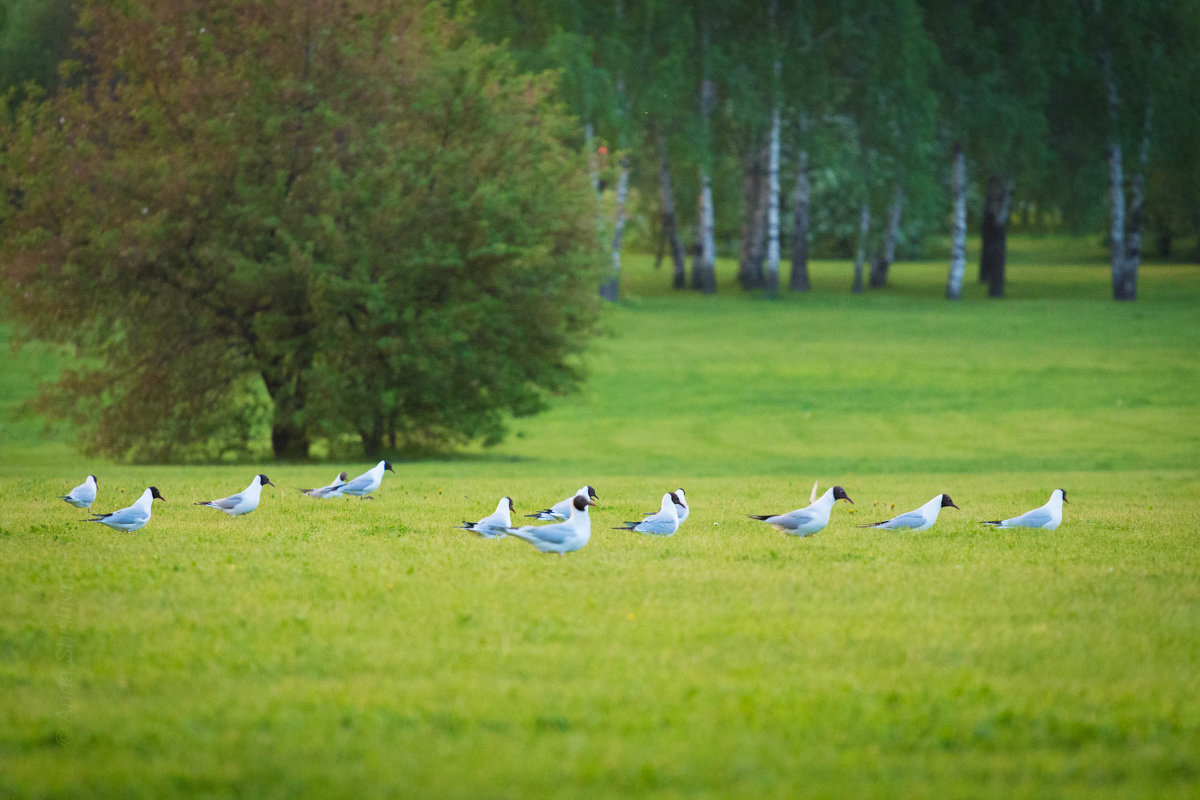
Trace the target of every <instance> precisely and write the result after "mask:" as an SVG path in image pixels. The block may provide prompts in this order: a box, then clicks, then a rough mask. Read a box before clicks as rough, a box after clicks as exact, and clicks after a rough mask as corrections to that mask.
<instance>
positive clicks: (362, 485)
mask: <svg viewBox="0 0 1200 800" xmlns="http://www.w3.org/2000/svg"><path fill="white" fill-rule="evenodd" d="M384 470H389V471H391V472H395V471H396V470H394V469H392V465H391V464H390V463H389V462H387V461H380V462H379V463H378V464H376V465H375V466H373V467H371V468H370V469H369V470H367V471H366V472H364V473H363V474H362V475H359V476H358V477H357V478H355V479H354V480H352V481H347V482H346V483H343V484H342V485H341V486H338V487H337V488H335V489H331V490H330V491H329V494H328V495H327V496H328V497H341V496H342V495H344V494H352V495H354V496H355V497H361V498H363V499H368V498H369V499H374V498H371V497H370V494H371V492H373V491H375V490H376V489H378V488H379V484H381V483H383V471H384Z"/></svg>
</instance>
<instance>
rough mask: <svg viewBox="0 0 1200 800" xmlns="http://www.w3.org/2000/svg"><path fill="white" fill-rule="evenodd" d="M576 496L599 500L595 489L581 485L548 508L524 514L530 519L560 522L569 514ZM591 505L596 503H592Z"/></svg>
mask: <svg viewBox="0 0 1200 800" xmlns="http://www.w3.org/2000/svg"><path fill="white" fill-rule="evenodd" d="M576 497H582V498H584V499H586V500H599V499H600V498H598V497H597V496H596V490H595V489H593V488H592V487H591V486H581V487H579V491H578V492H576V493H575V494H573V495H571V496H570V497H568V498H567V499H565V500H559V501H558V502H557V503H555V504H554V505H553V506H551V507H550V508H543V509H542V510H541V511H539V512H537V513H536V514H526V515H525V516H527V517H529V518H531V519H540V520H542V521H543V522H555V521H558V522H561V521H563V520H565V519H567V518H569V517H570V516H571V507H572V504H573V503H574V502H575V498H576ZM592 505H596V504H595V503H592Z"/></svg>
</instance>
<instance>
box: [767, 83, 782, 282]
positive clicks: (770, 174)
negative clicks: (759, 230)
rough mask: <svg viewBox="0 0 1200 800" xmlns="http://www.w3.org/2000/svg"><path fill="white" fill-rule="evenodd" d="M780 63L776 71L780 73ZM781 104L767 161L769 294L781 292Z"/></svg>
mask: <svg viewBox="0 0 1200 800" xmlns="http://www.w3.org/2000/svg"><path fill="white" fill-rule="evenodd" d="M779 66H780V65H779V62H778V61H776V62H775V71H776V73H777V74H778V72H779ZM781 127H782V126H781V124H780V119H779V103H778V101H776V103H775V110H774V112H773V113H772V115H771V143H770V156H769V158H768V161H767V287H766V288H767V294H768V295H774V294H775V293H776V292H778V291H779V137H780V134H781V131H780V128H781Z"/></svg>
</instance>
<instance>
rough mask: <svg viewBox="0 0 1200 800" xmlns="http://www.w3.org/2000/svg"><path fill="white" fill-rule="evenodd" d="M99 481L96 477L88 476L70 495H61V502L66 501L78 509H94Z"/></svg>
mask: <svg viewBox="0 0 1200 800" xmlns="http://www.w3.org/2000/svg"><path fill="white" fill-rule="evenodd" d="M97 483H98V481H97V480H96V476H95V475H88V476H87V480H86V481H84V482H83V483H81V484H79V485H78V486H76V487H75V488H74V489H72V490H71V491H70V493H69V494H64V495H59V498H58V499H59V500H65V501H66V502H68V503H70V504H71V505H73V506H75V507H76V508H88V509H90V508H91V507H92V503H94V502H96V485H97Z"/></svg>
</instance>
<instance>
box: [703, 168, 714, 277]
mask: <svg viewBox="0 0 1200 800" xmlns="http://www.w3.org/2000/svg"><path fill="white" fill-rule="evenodd" d="M714 225H715V223H714V214H713V193H712V176H711V175H709V174H708V172H707V171H705V172H702V173H701V175H700V266H701V269H700V287H699V288H700V290H701V291H703V292H704V293H705V294H712V293H714V292H716V291H717V286H716V272H717V240H716V233H715V232H714V230H713V228H714Z"/></svg>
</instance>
